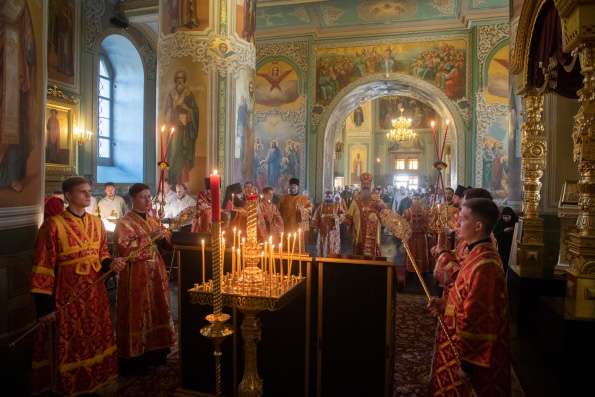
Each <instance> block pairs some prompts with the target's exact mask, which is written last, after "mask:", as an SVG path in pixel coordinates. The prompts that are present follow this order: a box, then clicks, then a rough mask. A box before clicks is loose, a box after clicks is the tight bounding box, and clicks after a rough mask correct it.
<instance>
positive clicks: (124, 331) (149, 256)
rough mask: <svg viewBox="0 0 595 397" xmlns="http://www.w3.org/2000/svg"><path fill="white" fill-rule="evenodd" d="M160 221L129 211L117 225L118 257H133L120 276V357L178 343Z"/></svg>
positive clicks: (136, 355) (137, 355)
mask: <svg viewBox="0 0 595 397" xmlns="http://www.w3.org/2000/svg"><path fill="white" fill-rule="evenodd" d="M160 228H161V224H160V222H159V220H158V219H157V218H154V217H151V216H146V219H143V216H142V215H139V214H138V213H136V212H135V211H129V212H128V213H127V214H126V215H125V216H124V217H123V218H122V219H120V221H118V224H117V226H116V244H117V250H118V254H119V255H120V256H123V257H129V256H130V257H131V258H130V260H129V262H128V266H126V268H125V269H124V270H122V271H121V272H120V273H119V274H118V322H117V341H118V355H119V356H120V357H122V358H125V359H129V358H132V357H139V356H141V355H143V354H144V353H147V352H149V351H155V350H162V349H166V348H168V347H170V346H171V345H173V343H174V339H175V333H174V327H173V321H172V317H171V310H170V307H171V306H170V295H169V282H168V277H167V271H166V269H165V263H164V262H163V258H162V257H161V254H160V253H159V250H158V248H157V246H156V244H155V242H154V241H152V236H154V235H156V234H157V233H158V232H159V229H160Z"/></svg>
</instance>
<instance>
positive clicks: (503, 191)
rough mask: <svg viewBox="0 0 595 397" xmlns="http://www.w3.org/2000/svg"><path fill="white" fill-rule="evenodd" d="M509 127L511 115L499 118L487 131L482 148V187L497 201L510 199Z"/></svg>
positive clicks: (481, 143)
mask: <svg viewBox="0 0 595 397" xmlns="http://www.w3.org/2000/svg"><path fill="white" fill-rule="evenodd" d="M508 127H509V115H507V114H503V115H499V116H497V117H496V118H495V119H494V120H493V121H492V123H491V124H490V126H489V127H488V129H487V132H486V135H485V136H484V139H483V142H480V143H479V144H480V148H479V150H481V153H482V156H481V159H482V162H483V168H482V169H483V174H482V187H483V188H485V189H488V190H489V191H490V192H492V194H493V196H494V198H495V199H505V198H506V197H508V193H509V191H510V189H509V182H508V181H509V178H508V172H509V169H508Z"/></svg>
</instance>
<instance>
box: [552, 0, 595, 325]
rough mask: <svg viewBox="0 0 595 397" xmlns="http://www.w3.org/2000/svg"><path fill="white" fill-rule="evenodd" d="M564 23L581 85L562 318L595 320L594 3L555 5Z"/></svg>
mask: <svg viewBox="0 0 595 397" xmlns="http://www.w3.org/2000/svg"><path fill="white" fill-rule="evenodd" d="M555 4H556V7H557V8H558V12H559V14H560V17H561V19H562V34H563V42H564V49H565V50H566V51H569V52H570V51H573V52H575V53H576V52H578V56H579V61H580V65H581V74H582V75H583V86H582V88H581V89H580V90H579V91H578V96H579V104H580V108H579V110H578V113H577V114H576V116H575V118H574V128H573V129H572V140H573V143H574V149H573V157H574V161H575V163H576V164H577V166H578V172H579V180H578V194H579V199H578V207H579V214H578V219H577V222H576V226H577V231H576V232H573V233H569V235H568V247H567V248H568V257H569V260H570V269H569V270H568V274H567V278H566V280H567V281H566V302H565V304H566V313H567V315H568V316H570V317H578V318H590V319H594V318H595V74H594V70H593V68H594V66H595V29H594V28H593V26H594V22H593V21H595V2H592V1H589V2H585V1H580V0H555Z"/></svg>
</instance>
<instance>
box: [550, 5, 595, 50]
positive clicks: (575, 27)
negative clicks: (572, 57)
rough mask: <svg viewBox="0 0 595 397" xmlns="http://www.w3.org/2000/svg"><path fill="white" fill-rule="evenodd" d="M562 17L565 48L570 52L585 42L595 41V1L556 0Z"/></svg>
mask: <svg viewBox="0 0 595 397" xmlns="http://www.w3.org/2000/svg"><path fill="white" fill-rule="evenodd" d="M554 3H555V4H556V8H557V9H558V13H559V14H560V18H561V19H562V30H563V34H562V37H563V40H564V48H565V50H566V51H568V52H570V51H572V50H574V49H575V48H577V47H578V46H579V45H580V44H582V43H585V42H591V43H595V2H593V1H590V0H554Z"/></svg>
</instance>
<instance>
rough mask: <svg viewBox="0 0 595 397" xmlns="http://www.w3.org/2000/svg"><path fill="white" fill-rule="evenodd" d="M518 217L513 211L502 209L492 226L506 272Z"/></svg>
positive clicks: (506, 208) (508, 208)
mask: <svg viewBox="0 0 595 397" xmlns="http://www.w3.org/2000/svg"><path fill="white" fill-rule="evenodd" d="M517 220H518V217H517V215H516V214H515V213H514V210H513V209H512V208H510V207H504V208H502V212H501V214H500V219H498V223H496V226H494V236H495V237H496V241H497V242H498V252H499V253H500V258H501V259H502V263H503V264H504V270H505V271H506V270H508V258H509V257H510V247H511V245H512V237H513V234H514V225H515V223H517Z"/></svg>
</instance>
